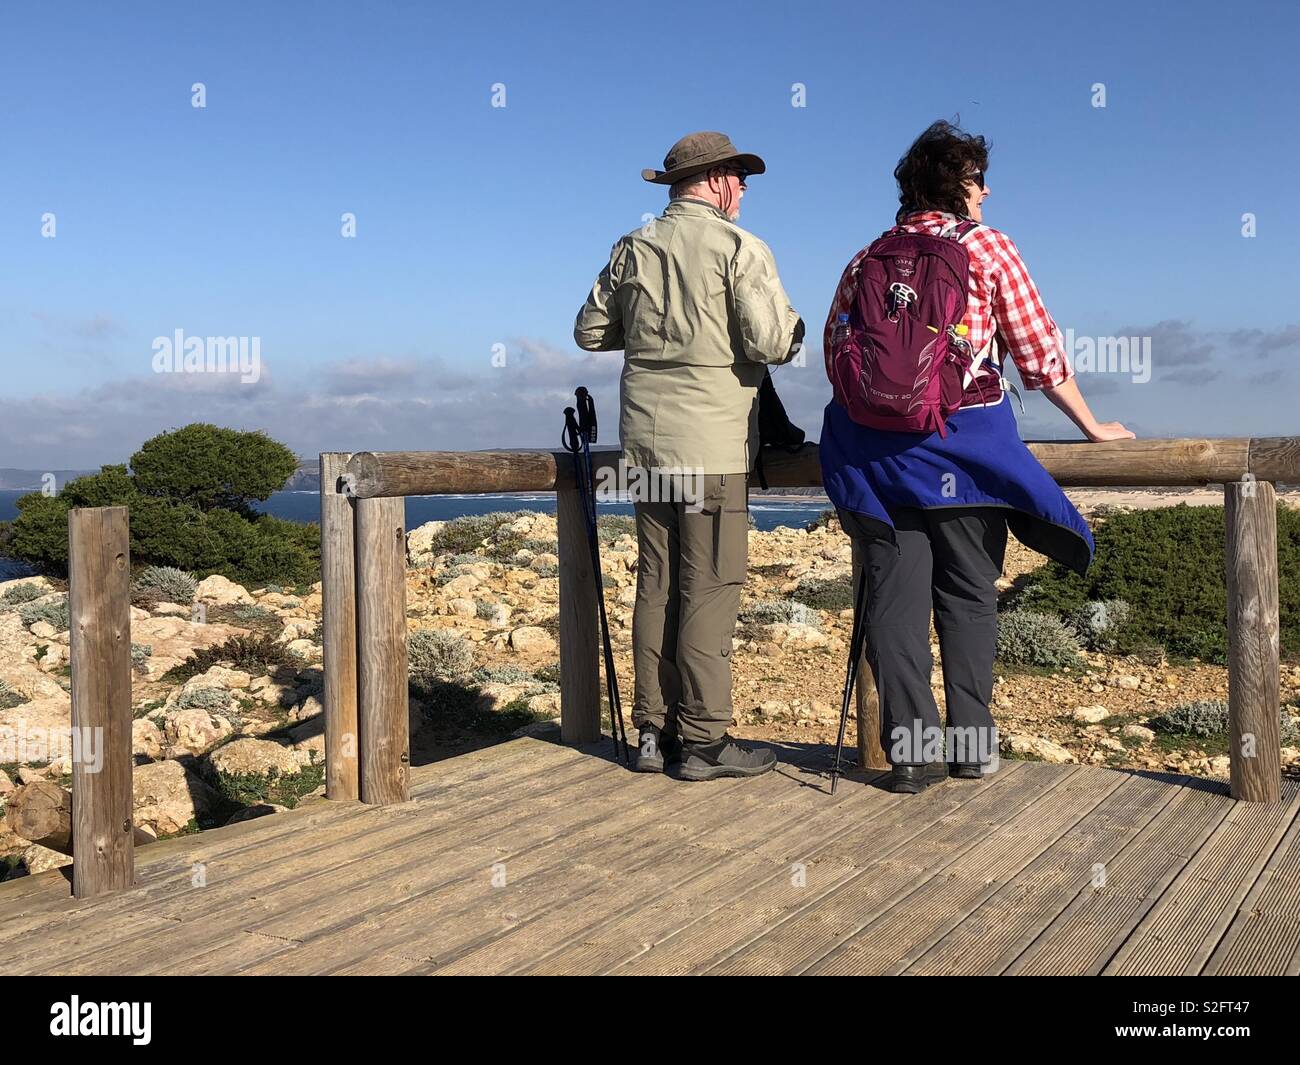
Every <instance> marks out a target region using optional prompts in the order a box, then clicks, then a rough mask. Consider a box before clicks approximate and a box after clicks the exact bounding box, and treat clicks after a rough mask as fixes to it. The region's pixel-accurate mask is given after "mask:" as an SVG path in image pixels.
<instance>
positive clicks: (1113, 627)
mask: <svg viewBox="0 0 1300 1065" xmlns="http://www.w3.org/2000/svg"><path fill="white" fill-rule="evenodd" d="M1132 617H1133V610H1132V608H1131V607H1130V606H1129V605H1128V603H1126V602H1125V601H1124V600H1123V599H1102V600H1096V599H1094V600H1089V601H1088V602H1086V603H1084V604H1083V606H1081V607H1079V609H1077V610H1076V611H1075V612H1074V613H1073V614H1071V615H1070V619H1069V623H1070V625H1071V626H1072V627H1073V628H1074V631H1075V632H1076V633H1078V635H1079V642H1080V643H1082V644H1083V646H1084V647H1086V648H1088V650H1089V651H1104V652H1113V651H1116V650H1119V649H1120V644H1121V641H1122V640H1123V638H1124V630H1125V628H1126V627H1127V626H1128V624H1129V622H1130V621H1131V620H1132Z"/></svg>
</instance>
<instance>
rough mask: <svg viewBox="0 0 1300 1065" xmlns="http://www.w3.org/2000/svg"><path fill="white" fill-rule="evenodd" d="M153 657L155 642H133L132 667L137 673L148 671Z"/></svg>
mask: <svg viewBox="0 0 1300 1065" xmlns="http://www.w3.org/2000/svg"><path fill="white" fill-rule="evenodd" d="M152 657H153V644H151V643H133V644H131V667H132V668H133V669H134V670H135V671H136V672H137V673H144V672H146V668H147V666H148V664H149V659H150V658H152Z"/></svg>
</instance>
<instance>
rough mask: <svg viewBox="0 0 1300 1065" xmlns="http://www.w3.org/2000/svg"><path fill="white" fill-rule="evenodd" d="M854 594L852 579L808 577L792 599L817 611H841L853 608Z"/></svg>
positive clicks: (800, 584)
mask: <svg viewBox="0 0 1300 1065" xmlns="http://www.w3.org/2000/svg"><path fill="white" fill-rule="evenodd" d="M853 593H854V588H853V578H852V577H831V578H825V577H806V578H804V579H803V580H801V581H800V582H799V585H798V587H797V588H795V590H794V591H793V592H792V593H791V598H792V599H797V600H799V602H801V603H807V604H808V605H809V606H810V607H813V608H814V609H816V610H835V611H839V610H851V609H852V608H853Z"/></svg>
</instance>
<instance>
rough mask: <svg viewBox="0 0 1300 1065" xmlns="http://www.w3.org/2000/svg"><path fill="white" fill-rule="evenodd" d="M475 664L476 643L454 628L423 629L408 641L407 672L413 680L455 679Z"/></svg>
mask: <svg viewBox="0 0 1300 1065" xmlns="http://www.w3.org/2000/svg"><path fill="white" fill-rule="evenodd" d="M473 664H474V648H473V646H472V645H471V644H470V642H469V641H468V640H466V639H465V638H463V637H461V636H457V635H456V634H455V633H454V632H452V631H451V630H450V629H419V630H417V631H416V632H413V633H411V635H410V637H409V638H408V640H407V672H408V673H409V674H410V676H411V679H413V680H416V681H425V680H431V679H436V680H452V679H454V678H456V677H460V676H463V675H464V674H466V673H468V672H469V670H470V667H471V666H473Z"/></svg>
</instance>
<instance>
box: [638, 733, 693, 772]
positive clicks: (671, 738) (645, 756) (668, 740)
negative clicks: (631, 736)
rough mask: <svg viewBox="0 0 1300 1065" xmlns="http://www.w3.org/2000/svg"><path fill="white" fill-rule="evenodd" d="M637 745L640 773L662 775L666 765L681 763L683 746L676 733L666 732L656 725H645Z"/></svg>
mask: <svg viewBox="0 0 1300 1065" xmlns="http://www.w3.org/2000/svg"><path fill="white" fill-rule="evenodd" d="M637 743H638V746H637V752H636V771H637V772H638V773H662V772H663V771H664V766H665V765H672V764H673V763H674V762H680V761H681V757H682V745H681V741H680V740H678V738H677V733H676V732H664V731H662V730H661V729H658V728H656V727H655V726H654V725H645V726H643V727H642V729H641V734H640V737H639V738H638V740H637Z"/></svg>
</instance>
